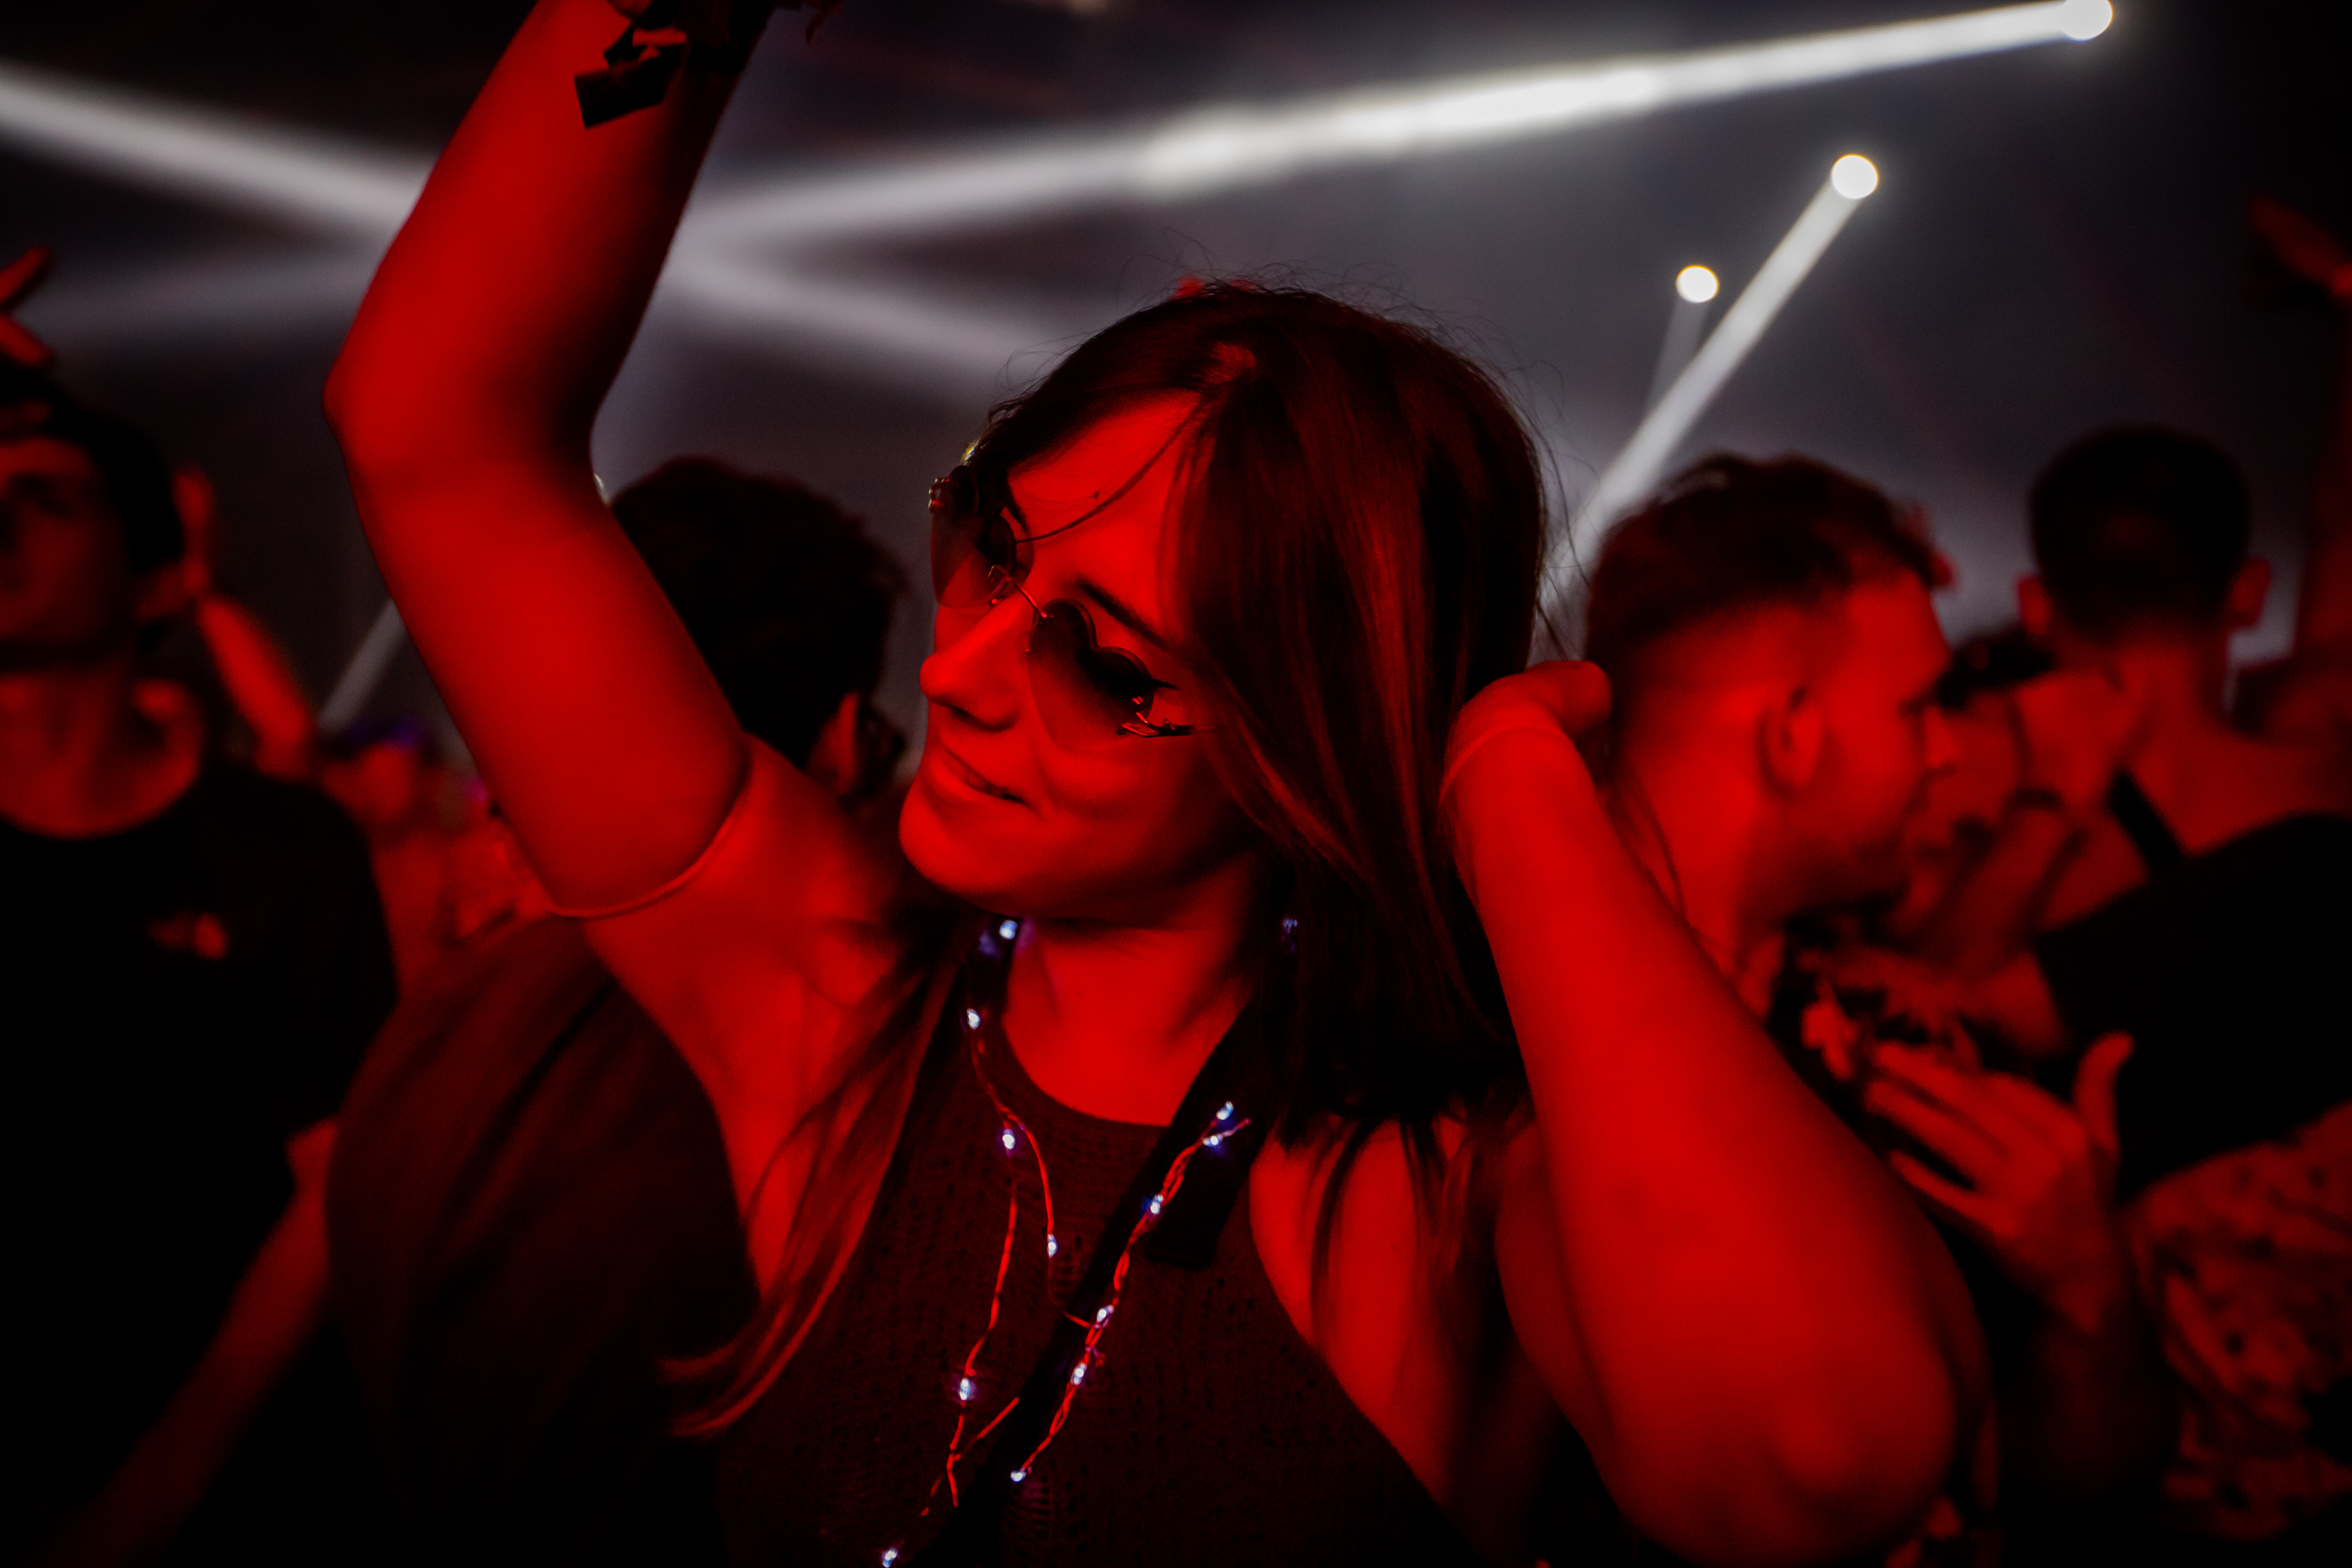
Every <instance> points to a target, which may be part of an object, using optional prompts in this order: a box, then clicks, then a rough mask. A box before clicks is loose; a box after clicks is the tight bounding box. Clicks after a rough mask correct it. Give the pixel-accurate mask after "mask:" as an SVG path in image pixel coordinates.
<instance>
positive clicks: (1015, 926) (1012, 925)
mask: <svg viewBox="0 0 2352 1568" xmlns="http://www.w3.org/2000/svg"><path fill="white" fill-rule="evenodd" d="M996 934H997V935H999V936H1001V937H1003V939H1004V940H1005V941H1007V942H1011V941H1012V940H1013V938H1014V937H1016V936H1019V935H1020V934H1021V922H1020V921H1005V922H1004V923H1003V925H1001V926H998V927H997V928H996Z"/></svg>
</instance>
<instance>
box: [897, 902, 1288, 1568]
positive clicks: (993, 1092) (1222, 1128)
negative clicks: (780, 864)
mask: <svg viewBox="0 0 2352 1568" xmlns="http://www.w3.org/2000/svg"><path fill="white" fill-rule="evenodd" d="M1020 929H1021V927H1020V922H1019V921H1011V920H1008V921H1004V922H1003V924H1001V925H999V926H998V927H997V928H996V930H995V931H994V933H993V934H994V936H995V937H996V939H997V940H998V941H999V942H1005V943H1010V942H1013V940H1014V939H1015V938H1016V937H1017V936H1018V935H1019V934H1020ZM984 1022H985V1015H984V1014H983V1013H982V1011H981V1009H980V1008H979V1007H977V1006H973V1005H969V1004H967V1005H966V1006H965V1008H964V1015H963V1035H964V1042H965V1044H966V1046H967V1047H969V1048H970V1050H971V1064H972V1075H973V1077H975V1078H976V1079H979V1080H980V1087H981V1089H982V1092H983V1093H985V1094H986V1095H987V1096H988V1100H989V1104H990V1105H991V1106H992V1107H993V1108H994V1110H995V1111H996V1116H997V1121H998V1125H999V1131H998V1133H997V1139H998V1142H1001V1143H1002V1144H1003V1147H1004V1152H1006V1153H1007V1154H1017V1153H1018V1152H1020V1150H1021V1147H1022V1145H1023V1144H1024V1143H1025V1144H1027V1146H1028V1149H1029V1153H1030V1157H1031V1158H1032V1159H1033V1160H1034V1162H1035V1163H1036V1166H1037V1184H1038V1186H1039V1187H1040V1189H1041V1190H1042V1191H1043V1193H1044V1195H1045V1258H1046V1266H1047V1268H1049V1269H1050V1268H1051V1267H1052V1263H1053V1259H1054V1258H1055V1257H1056V1256H1057V1255H1058V1254H1059V1253H1060V1251H1061V1242H1060V1238H1059V1237H1058V1235H1057V1233H1056V1232H1055V1226H1054V1184H1053V1179H1052V1177H1051V1176H1050V1175H1049V1174H1048V1173H1047V1172H1046V1168H1045V1150H1044V1149H1042V1148H1040V1147H1039V1146H1038V1143H1037V1140H1036V1137H1035V1135H1034V1134H1033V1133H1032V1132H1031V1131H1029V1125H1028V1123H1027V1122H1025V1121H1023V1120H1022V1119H1021V1117H1020V1116H1019V1115H1018V1114H1017V1113H1015V1112H1014V1111H1013V1108H1012V1107H1011V1106H1009V1105H1007V1104H1005V1102H1004V1097H1003V1095H1002V1094H1000V1093H999V1092H998V1091H997V1088H996V1085H995V1083H994V1081H993V1080H992V1079H990V1077H989V1075H988V1068H987V1056H988V1040H987V1035H986V1033H985V1031H984V1029H983V1028H982V1025H983V1023H984ZM1249 1125H1250V1119H1249V1118H1248V1117H1246V1116H1243V1115H1242V1114H1240V1112H1239V1111H1238V1110H1236V1109H1235V1108H1234V1102H1233V1101H1232V1100H1226V1101H1224V1102H1223V1104H1222V1105H1220V1106H1219V1107H1218V1108H1217V1110H1216V1113H1215V1114H1214V1115H1213V1117H1212V1118H1211V1119H1210V1123H1209V1128H1208V1131H1204V1132H1202V1134H1201V1135H1200V1136H1199V1137H1197V1138H1195V1139H1194V1140H1193V1141H1192V1142H1191V1143H1189V1144H1187V1145H1185V1147H1184V1148H1183V1149H1182V1150H1181V1152H1179V1153H1178V1154H1177V1156H1176V1158H1175V1159H1174V1160H1173V1161H1172V1162H1171V1163H1170V1165H1169V1167H1168V1173H1167V1174H1166V1175H1165V1176H1163V1177H1161V1178H1160V1186H1159V1190H1158V1191H1156V1192H1154V1193H1153V1194H1151V1196H1150V1198H1148V1199H1146V1200H1145V1202H1144V1205H1143V1213H1142V1215H1141V1216H1140V1218H1139V1221H1138V1223H1137V1224H1136V1225H1135V1226H1134V1227H1133V1228H1132V1229H1131V1230H1129V1233H1128V1237H1127V1241H1126V1243H1125V1245H1124V1246H1122V1247H1120V1249H1119V1255H1118V1264H1117V1265H1116V1266H1115V1267H1114V1268H1112V1270H1111V1277H1110V1286H1109V1289H1108V1291H1106V1292H1105V1294H1104V1297H1103V1300H1102V1302H1101V1304H1100V1305H1099V1306H1097V1308H1096V1309H1095V1311H1094V1314H1093V1316H1092V1318H1091V1319H1090V1320H1089V1319H1087V1318H1081V1317H1076V1316H1071V1315H1070V1314H1069V1313H1067V1312H1065V1313H1064V1314H1063V1315H1064V1316H1065V1317H1066V1318H1068V1319H1069V1321H1071V1322H1073V1323H1076V1324H1077V1325H1079V1326H1080V1327H1082V1328H1084V1329H1085V1330H1086V1340H1085V1342H1084V1344H1083V1345H1082V1346H1081V1348H1080V1349H1079V1352H1078V1354H1077V1358H1076V1361H1075V1362H1074V1363H1072V1365H1071V1367H1070V1373H1069V1375H1068V1377H1067V1378H1066V1379H1065V1380H1064V1381H1063V1384H1062V1389H1061V1399H1060V1402H1059V1403H1058V1404H1057V1405H1055V1410H1054V1415H1053V1418H1052V1419H1051V1420H1050V1421H1049V1422H1047V1424H1046V1426H1045V1433H1044V1435H1043V1436H1040V1437H1039V1438H1038V1440H1037V1443H1036V1445H1035V1447H1032V1448H1031V1449H1030V1450H1029V1452H1028V1454H1027V1455H1026V1456H1024V1458H1022V1459H1021V1461H1020V1462H1019V1463H1018V1464H1016V1465H1014V1466H1013V1468H1012V1469H1011V1470H1010V1471H1009V1472H1008V1473H1007V1477H1006V1479H1009V1480H1010V1481H1012V1483H1013V1485H1015V1486H1018V1485H1020V1484H1021V1483H1022V1482H1023V1481H1024V1480H1027V1479H1029V1475H1030V1472H1031V1471H1033V1470H1034V1469H1035V1468H1036V1467H1037V1461H1038V1460H1039V1459H1040V1458H1043V1457H1044V1455H1045V1450H1046V1449H1047V1448H1048V1447H1052V1446H1053V1442H1054V1439H1055V1437H1057V1436H1060V1435H1061V1430H1062V1424H1063V1423H1064V1422H1065V1421H1066V1420H1067V1419H1068V1417H1069V1414H1070V1406H1071V1405H1072V1404H1073V1403H1074V1402H1075V1401H1076V1398H1077V1395H1078V1390H1079V1389H1080V1388H1081V1387H1083V1386H1084V1385H1085V1384H1086V1381H1087V1370H1088V1369H1089V1368H1091V1367H1093V1366H1094V1365H1096V1364H1097V1363H1099V1362H1100V1361H1101V1359H1102V1354H1101V1350H1100V1346H1101V1342H1102V1337H1103V1334H1104V1333H1105V1331H1108V1329H1109V1327H1110V1321H1111V1318H1112V1315H1113V1314H1114V1313H1115V1312H1116V1311H1117V1310H1118V1302H1119V1296H1120V1293H1121V1291H1122V1290H1124V1289H1125V1288H1126V1285H1127V1271H1128V1267H1129V1264H1131V1263H1132V1262H1133V1261H1134V1258H1135V1249H1136V1247H1138V1246H1139V1244H1140V1243H1141V1242H1142V1241H1143V1239H1144V1238H1145V1237H1147V1236H1149V1235H1150V1232H1151V1229H1152V1227H1153V1226H1154V1225H1156V1224H1157V1223H1158V1221H1159V1219H1160V1215H1162V1214H1163V1213H1164V1212H1166V1210H1167V1207H1168V1205H1170V1204H1171V1203H1173V1202H1174V1201H1175V1200H1176V1194H1178V1193H1179V1192H1181V1190H1182V1189H1183V1186H1184V1176H1185V1173H1186V1171H1187V1170H1188V1169H1189V1167H1190V1166H1191V1164H1192V1157H1193V1156H1194V1155H1195V1154H1198V1153H1199V1152H1201V1151H1202V1150H1203V1149H1206V1150H1211V1151H1214V1150H1217V1149H1221V1148H1223V1146H1224V1145H1225V1144H1226V1143H1227V1142H1230V1141H1231V1140H1232V1139H1234V1137H1235V1136H1236V1135H1237V1134H1239V1133H1240V1132H1241V1131H1243V1130H1244V1128H1246V1127H1248V1126H1249ZM1020 1225H1021V1190H1020V1186H1019V1184H1018V1183H1017V1182H1013V1183H1009V1184H1008V1185H1007V1192H1006V1196H1005V1205H1004V1243H1003V1247H1001V1248H999V1250H998V1253H997V1259H996V1280H995V1283H994V1285H993V1286H992V1288H991V1289H990V1292H989V1298H988V1321H987V1322H986V1323H985V1324H984V1325H983V1326H982V1329H981V1331H980V1337H979V1338H978V1339H976V1340H974V1341H973V1342H972V1343H971V1350H969V1351H967V1352H965V1354H964V1358H963V1364H962V1365H961V1367H959V1368H958V1369H957V1373H956V1383H955V1402H956V1424H955V1431H954V1434H953V1435H952V1436H950V1438H949V1439H948V1453H947V1458H946V1461H945V1462H944V1463H943V1464H942V1465H941V1467H940V1474H939V1476H938V1477H937V1479H934V1480H933V1481H932V1482H931V1487H930V1490H929V1492H927V1493H925V1494H924V1499H923V1507H922V1510H921V1511H920V1512H919V1513H918V1514H917V1515H916V1516H915V1517H916V1518H917V1519H922V1518H925V1517H928V1516H929V1513H930V1511H931V1509H932V1507H933V1505H934V1504H936V1503H937V1502H938V1500H939V1494H940V1488H941V1487H942V1486H944V1487H945V1488H946V1489H947V1493H948V1502H949V1506H950V1508H952V1507H955V1506H957V1505H958V1504H959V1503H961V1501H962V1490H961V1485H960V1483H959V1482H958V1480H957V1478H956V1466H957V1465H958V1464H959V1463H960V1462H961V1461H962V1460H964V1459H967V1458H971V1454H972V1451H973V1450H974V1449H975V1448H977V1447H979V1446H980V1445H981V1444H982V1443H983V1442H985V1441H986V1440H987V1438H988V1436H989V1434H990V1433H992V1432H993V1431H995V1430H996V1429H997V1427H998V1426H1001V1425H1003V1421H1004V1419H1005V1417H1006V1416H1008V1415H1012V1414H1013V1409H1014V1408H1015V1407H1016V1406H1017V1405H1019V1404H1020V1403H1021V1397H1022V1396H1021V1395H1020V1394H1017V1393H1016V1394H1013V1397H1012V1398H1010V1399H1008V1400H1006V1401H1005V1403H1004V1405H1003V1407H1002V1408H1001V1409H999V1410H998V1411H997V1412H996V1414H995V1415H992V1416H991V1417H990V1418H989V1420H988V1422H987V1424H986V1425H985V1426H982V1427H981V1428H980V1429H979V1430H978V1431H976V1432H973V1433H972V1434H971V1436H970V1437H966V1436H964V1431H965V1428H966V1426H968V1425H969V1424H970V1422H971V1404H972V1401H973V1399H974V1398H975V1397H977V1395H978V1394H979V1383H978V1381H977V1379H978V1373H979V1367H980V1357H981V1352H982V1350H984V1349H985V1348H986V1347H987V1344H988V1342H989V1340H990V1338H991V1337H992V1335H993V1334H994V1333H995V1332H996V1325H997V1322H998V1321H999V1318H1000V1316H1001V1314H1002V1311H1003V1304H1004V1281H1005V1279H1006V1276H1007V1274H1008V1273H1009V1272H1010V1270H1011V1268H1012V1263H1013V1242H1014V1238H1015V1237H1017V1236H1018V1235H1019V1232H1020ZM899 1557H900V1552H899V1549H898V1547H896V1546H891V1547H887V1548H885V1549H884V1550H883V1552H882V1554H881V1559H880V1561H881V1563H882V1568H894V1565H895V1564H896V1563H898V1561H899Z"/></svg>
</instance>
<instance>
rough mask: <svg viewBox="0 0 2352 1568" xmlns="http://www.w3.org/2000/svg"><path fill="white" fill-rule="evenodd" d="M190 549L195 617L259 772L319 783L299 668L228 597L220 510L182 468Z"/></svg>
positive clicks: (178, 476)
mask: <svg viewBox="0 0 2352 1568" xmlns="http://www.w3.org/2000/svg"><path fill="white" fill-rule="evenodd" d="M172 497H173V500H175V501H176V502H177V503H178V505H179V509H180V526H181V527H182V528H183V529H184V531H186V534H187V551H186V553H185V554H184V555H183V556H182V557H181V561H180V582H181V591H182V593H183V594H184V595H185V596H186V609H187V614H188V616H189V617H190V618H191V619H192V620H193V621H194V623H195V626H196V629H197V631H198V632H199V633H200V634H201V635H202V636H203V637H204V639H205V650H206V651H207V652H209V653H210V654H211V655H212V660H213V668H215V670H217V671H218V672H219V675H220V680H221V686H222V689H224V690H225V691H226V693H227V694H228V700H229V703H230V705H231V706H232V707H234V708H235V709H236V713H237V716H238V717H239V718H241V719H243V720H244V721H245V722H246V725H247V728H248V729H250V730H251V731H253V759H252V760H253V766H254V770H255V771H256V772H257V773H267V774H268V775H269V776H270V777H272V778H278V779H286V780H289V781H292V782H301V783H309V782H311V781H314V780H315V779H316V778H317V777H318V772H319V757H318V722H317V718H316V716H315V715H314V714H313V713H312V712H311V710H310V698H309V697H308V696H307V695H305V693H304V692H303V690H302V685H301V682H300V681H299V679H297V678H296V677H295V674H294V669H293V666H292V665H291V664H290V663H289V661H288V659H287V658H286V655H285V652H284V650H283V649H281V648H280V647H278V642H277V639H276V638H274V637H271V636H270V635H269V630H268V627H266V626H263V625H262V624H261V619H260V617H259V616H256V615H255V614H254V613H253V612H252V611H251V610H249V609H247V607H246V606H245V605H244V604H243V603H241V602H240V601H238V600H237V599H236V598H234V597H232V596H231V595H228V594H226V593H224V592H222V590H221V587H220V581H219V574H218V570H217V561H218V552H219V549H220V518H219V506H218V500H217V498H216V496H215V493H214V490H213V483H212V480H211V479H209V478H208V477H207V476H206V475H205V472H204V470H203V469H201V468H195V467H194V466H193V465H182V467H181V468H179V469H178V470H177V471H176V472H175V473H173V476H172Z"/></svg>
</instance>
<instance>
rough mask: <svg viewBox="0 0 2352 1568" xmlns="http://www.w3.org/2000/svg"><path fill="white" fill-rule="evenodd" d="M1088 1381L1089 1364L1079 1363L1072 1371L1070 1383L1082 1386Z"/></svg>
mask: <svg viewBox="0 0 2352 1568" xmlns="http://www.w3.org/2000/svg"><path fill="white" fill-rule="evenodd" d="M1086 1380H1087V1363H1084V1362H1080V1363H1078V1364H1077V1365H1076V1366H1074V1367H1072V1368H1071V1369H1070V1382H1071V1383H1072V1384H1081V1383H1084V1382H1086Z"/></svg>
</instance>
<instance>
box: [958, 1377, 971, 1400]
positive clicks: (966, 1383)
mask: <svg viewBox="0 0 2352 1568" xmlns="http://www.w3.org/2000/svg"><path fill="white" fill-rule="evenodd" d="M956 1403H957V1404H958V1405H970V1404H971V1379H970V1378H968V1377H964V1378H958V1379H957V1380H956Z"/></svg>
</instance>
